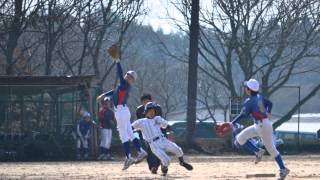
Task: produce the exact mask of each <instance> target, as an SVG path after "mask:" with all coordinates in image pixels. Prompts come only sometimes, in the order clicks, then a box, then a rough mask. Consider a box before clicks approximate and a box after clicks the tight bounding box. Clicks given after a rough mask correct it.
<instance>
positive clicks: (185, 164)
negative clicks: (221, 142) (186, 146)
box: [180, 162, 193, 171]
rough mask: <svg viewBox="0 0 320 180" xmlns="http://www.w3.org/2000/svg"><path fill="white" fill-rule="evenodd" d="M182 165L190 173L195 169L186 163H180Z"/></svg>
mask: <svg viewBox="0 0 320 180" xmlns="http://www.w3.org/2000/svg"><path fill="white" fill-rule="evenodd" d="M180 165H181V166H183V167H185V168H186V169H187V170H189V171H191V170H192V169H193V167H192V166H191V165H190V164H188V163H186V162H180Z"/></svg>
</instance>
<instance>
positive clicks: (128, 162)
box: [122, 157, 135, 170]
mask: <svg viewBox="0 0 320 180" xmlns="http://www.w3.org/2000/svg"><path fill="white" fill-rule="evenodd" d="M134 163H135V160H134V159H133V158H131V157H130V158H126V160H125V161H124V165H123V168H122V170H126V169H128V168H129V167H130V166H131V165H132V164H134Z"/></svg>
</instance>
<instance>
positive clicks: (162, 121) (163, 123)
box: [155, 116, 168, 128]
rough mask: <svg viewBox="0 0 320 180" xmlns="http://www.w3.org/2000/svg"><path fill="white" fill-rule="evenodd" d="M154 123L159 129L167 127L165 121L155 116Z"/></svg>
mask: <svg viewBox="0 0 320 180" xmlns="http://www.w3.org/2000/svg"><path fill="white" fill-rule="evenodd" d="M155 121H156V123H157V124H159V126H160V127H161V128H167V126H168V121H166V120H165V119H163V118H162V117H160V116H157V117H156V119H155Z"/></svg>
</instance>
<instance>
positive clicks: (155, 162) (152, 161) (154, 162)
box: [136, 94, 166, 174]
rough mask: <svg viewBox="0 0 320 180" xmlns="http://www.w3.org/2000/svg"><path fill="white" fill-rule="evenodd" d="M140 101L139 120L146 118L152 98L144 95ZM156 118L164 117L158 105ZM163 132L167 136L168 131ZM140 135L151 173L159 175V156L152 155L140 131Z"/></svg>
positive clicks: (137, 111)
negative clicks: (145, 108) (146, 111)
mask: <svg viewBox="0 0 320 180" xmlns="http://www.w3.org/2000/svg"><path fill="white" fill-rule="evenodd" d="M140 101H141V103H142V105H140V106H138V108H137V110H136V116H137V119H142V118H144V117H145V114H144V107H145V105H146V104H147V103H148V102H152V97H151V95H150V94H143V95H142V96H141V98H140ZM156 116H161V117H162V109H161V107H160V105H158V104H156ZM161 131H162V133H163V135H164V136H166V129H163V128H161ZM138 133H139V137H140V139H141V144H142V145H145V146H144V148H145V150H146V151H147V153H148V156H147V163H148V167H149V170H150V171H151V173H152V174H157V171H158V168H159V166H160V159H159V158H157V156H156V155H154V154H153V153H152V151H151V149H150V146H149V145H148V143H147V142H145V143H143V142H144V140H143V136H142V133H141V131H138Z"/></svg>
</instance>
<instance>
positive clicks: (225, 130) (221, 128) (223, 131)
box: [215, 122, 233, 137]
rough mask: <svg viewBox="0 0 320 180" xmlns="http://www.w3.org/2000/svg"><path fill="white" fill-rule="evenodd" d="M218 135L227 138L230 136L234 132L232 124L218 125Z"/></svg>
mask: <svg viewBox="0 0 320 180" xmlns="http://www.w3.org/2000/svg"><path fill="white" fill-rule="evenodd" d="M215 129H216V133H217V135H218V136H219V137H225V136H227V135H228V134H230V133H231V132H232V130H233V125H232V123H227V122H226V123H222V124H217V125H216V127H215Z"/></svg>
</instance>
